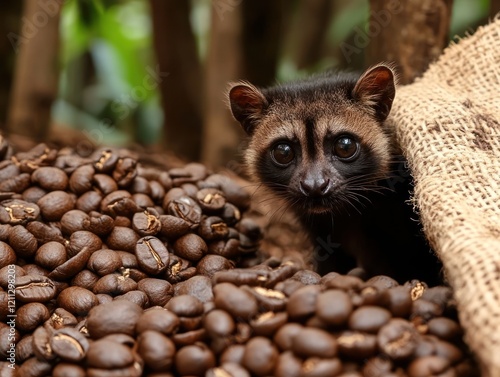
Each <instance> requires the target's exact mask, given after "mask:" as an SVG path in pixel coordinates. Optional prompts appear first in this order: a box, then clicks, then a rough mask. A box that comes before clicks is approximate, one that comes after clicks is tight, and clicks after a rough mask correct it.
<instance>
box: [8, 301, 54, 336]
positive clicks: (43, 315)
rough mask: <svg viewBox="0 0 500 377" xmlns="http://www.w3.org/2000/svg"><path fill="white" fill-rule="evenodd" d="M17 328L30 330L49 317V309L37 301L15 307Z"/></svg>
mask: <svg viewBox="0 0 500 377" xmlns="http://www.w3.org/2000/svg"><path fill="white" fill-rule="evenodd" d="M16 314H17V321H16V323H17V328H18V329H19V330H21V331H24V332H31V331H33V330H35V329H36V328H37V327H38V326H39V325H41V324H42V323H44V322H45V321H46V320H48V319H49V317H50V312H49V309H47V307H46V306H45V305H43V304H40V303H39V302H30V303H28V304H26V305H23V306H21V307H20V308H18V309H17V313H16Z"/></svg>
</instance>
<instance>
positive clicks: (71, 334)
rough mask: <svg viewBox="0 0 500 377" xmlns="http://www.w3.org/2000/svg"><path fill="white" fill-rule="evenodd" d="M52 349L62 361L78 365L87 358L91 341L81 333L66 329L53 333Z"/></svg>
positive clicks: (51, 338) (51, 339)
mask: <svg viewBox="0 0 500 377" xmlns="http://www.w3.org/2000/svg"><path fill="white" fill-rule="evenodd" d="M50 347H51V348H52V351H53V352H54V353H55V354H56V355H57V356H59V357H60V358H61V359H62V360H65V361H70V362H74V363H77V362H79V361H81V360H82V359H83V358H84V357H85V356H86V354H87V351H88V350H89V341H88V340H87V338H86V337H85V336H84V335H83V334H82V333H81V332H79V331H77V330H75V329H72V328H70V327H66V328H62V329H59V330H56V331H54V332H53V333H52V336H51V337H50Z"/></svg>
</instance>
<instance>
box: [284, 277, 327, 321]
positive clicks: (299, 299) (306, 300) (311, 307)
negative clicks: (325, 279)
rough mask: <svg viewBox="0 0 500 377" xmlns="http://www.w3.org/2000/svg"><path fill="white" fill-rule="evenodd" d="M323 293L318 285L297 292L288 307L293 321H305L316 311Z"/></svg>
mask: <svg viewBox="0 0 500 377" xmlns="http://www.w3.org/2000/svg"><path fill="white" fill-rule="evenodd" d="M320 292H321V287H320V286H318V285H308V286H305V287H303V288H300V289H298V290H297V291H295V292H294V293H293V294H292V295H291V296H290V298H289V299H288V303H287V305H286V308H287V312H288V315H289V316H290V318H292V319H304V318H306V317H308V316H310V315H312V314H314V313H315V311H316V302H317V299H318V296H319V294H320Z"/></svg>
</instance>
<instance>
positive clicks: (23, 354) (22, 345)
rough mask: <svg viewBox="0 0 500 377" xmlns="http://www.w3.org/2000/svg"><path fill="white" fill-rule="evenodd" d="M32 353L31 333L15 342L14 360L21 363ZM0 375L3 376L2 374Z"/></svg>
mask: <svg viewBox="0 0 500 377" xmlns="http://www.w3.org/2000/svg"><path fill="white" fill-rule="evenodd" d="M34 355H35V354H34V353H33V335H28V336H25V337H23V338H22V339H20V340H19V341H18V342H17V343H16V361H17V362H18V363H22V362H24V361H26V360H27V359H29V358H30V357H32V356H34ZM0 372H1V371H0ZM1 375H2V376H3V374H1Z"/></svg>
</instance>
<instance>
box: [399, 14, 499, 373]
mask: <svg viewBox="0 0 500 377" xmlns="http://www.w3.org/2000/svg"><path fill="white" fill-rule="evenodd" d="M391 125H392V126H394V127H395V131H396V135H397V138H398V141H399V143H400V144H401V147H402V149H403V151H404V153H405V155H406V157H407V158H408V161H409V163H410V167H411V170H412V174H413V176H414V179H415V192H414V200H415V204H416V206H417V209H418V211H419V212H420V215H421V220H422V224H423V227H424V231H425V233H426V235H427V237H428V239H429V241H430V243H431V245H432V247H433V249H434V250H435V251H436V252H437V254H438V256H439V257H440V258H441V260H442V261H443V264H444V266H445V273H446V277H447V279H448V281H449V283H450V285H451V286H452V287H453V289H454V292H455V296H456V300H457V304H458V309H459V317H460V321H461V323H462V325H463V327H464V329H465V340H466V342H467V344H468V345H469V346H470V348H471V349H472V351H473V352H474V353H475V355H476V356H477V359H478V361H479V363H480V364H481V367H482V370H483V375H484V376H488V377H496V376H500V19H499V18H496V19H495V20H493V21H492V22H491V23H490V24H489V25H487V26H484V27H481V28H479V29H478V30H477V31H476V32H475V33H474V34H473V35H470V36H467V37H466V38H464V39H462V40H460V41H459V42H458V43H453V44H452V45H451V46H449V47H448V48H447V49H446V50H445V51H444V53H443V55H442V56H441V57H440V59H439V60H438V61H437V62H436V63H435V64H433V65H432V66H431V67H430V68H429V69H428V71H427V72H426V73H425V74H424V76H423V77H422V78H421V79H419V80H418V81H416V82H415V83H413V84H411V85H407V86H404V87H401V88H399V90H398V93H397V95H396V100H395V102H394V107H393V110H392V115H391Z"/></svg>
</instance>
